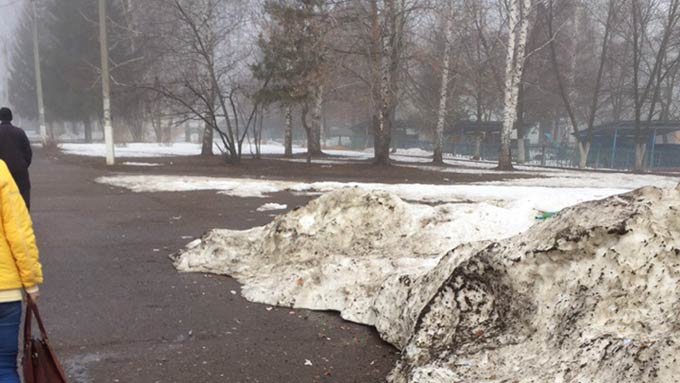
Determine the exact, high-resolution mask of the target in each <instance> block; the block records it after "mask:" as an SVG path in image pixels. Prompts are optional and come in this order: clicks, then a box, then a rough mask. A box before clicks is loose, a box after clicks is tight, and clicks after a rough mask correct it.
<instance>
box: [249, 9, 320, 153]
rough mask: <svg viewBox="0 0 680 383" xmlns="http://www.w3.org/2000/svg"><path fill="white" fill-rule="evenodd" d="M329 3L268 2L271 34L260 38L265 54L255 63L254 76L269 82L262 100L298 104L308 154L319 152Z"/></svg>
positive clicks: (264, 89) (288, 105)
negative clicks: (327, 4)
mask: <svg viewBox="0 0 680 383" xmlns="http://www.w3.org/2000/svg"><path fill="white" fill-rule="evenodd" d="M325 3H326V1H325V0H295V1H291V2H279V1H269V2H267V3H266V6H265V9H266V11H267V13H268V14H269V15H270V18H271V20H272V25H271V27H270V28H269V31H268V33H267V35H262V36H261V37H260V40H259V46H260V48H261V50H262V59H261V60H260V62H258V63H257V64H256V65H254V66H253V68H252V70H253V74H254V75H255V77H256V78H258V79H260V80H261V81H264V80H265V79H266V80H267V81H268V86H267V87H265V88H263V89H262V90H261V91H260V92H259V93H258V96H259V98H260V99H261V100H262V101H263V102H265V103H267V104H270V103H279V104H281V105H282V106H283V107H284V108H285V109H286V110H288V108H291V107H292V106H295V105H299V106H300V109H301V116H300V117H301V121H302V126H303V128H304V130H305V133H306V135H307V155H308V159H311V156H314V155H318V154H321V108H322V105H323V99H324V83H325V82H326V81H327V75H328V69H327V56H328V54H329V52H328V48H327V40H326V39H327V35H328V32H329V30H328V28H329V26H330V24H329V23H328V22H327V21H328V20H327V19H328V14H327V9H326V7H325ZM310 115H311V118H310ZM310 120H311V121H310Z"/></svg>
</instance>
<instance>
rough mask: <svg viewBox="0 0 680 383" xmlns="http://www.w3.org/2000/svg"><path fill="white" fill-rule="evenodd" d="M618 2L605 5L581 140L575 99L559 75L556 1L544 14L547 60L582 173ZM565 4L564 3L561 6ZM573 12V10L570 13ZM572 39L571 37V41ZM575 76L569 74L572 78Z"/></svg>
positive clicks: (590, 141)
mask: <svg viewBox="0 0 680 383" xmlns="http://www.w3.org/2000/svg"><path fill="white" fill-rule="evenodd" d="M619 3H620V1H618V0H608V5H607V16H606V21H605V23H604V32H603V37H602V42H601V48H600V56H599V60H598V63H597V67H598V70H597V75H596V77H595V81H594V84H593V89H592V91H591V92H590V94H589V97H590V99H591V101H590V105H589V109H588V110H587V111H586V112H585V113H584V114H585V115H586V124H587V126H586V131H587V133H586V136H585V137H582V136H581V132H580V129H579V121H578V117H577V113H578V111H577V110H576V108H577V105H575V103H576V101H575V100H574V98H575V96H576V95H574V92H573V91H569V89H568V88H567V84H566V81H565V79H564V76H563V74H562V69H561V68H562V66H561V65H560V59H559V58H558V53H557V41H558V39H556V38H555V37H556V34H558V33H559V31H557V30H556V28H555V1H554V0H550V1H548V2H547V12H546V24H547V28H546V29H547V33H548V40H549V47H550V59H551V62H552V68H553V72H554V74H555V77H556V80H557V85H558V90H559V94H560V98H561V99H562V102H563V104H564V108H565V109H566V112H567V116H568V117H569V122H570V124H571V127H572V131H573V134H574V136H575V137H576V140H577V144H578V149H579V168H581V169H583V168H585V167H586V164H587V161H588V154H589V152H590V147H591V144H592V138H593V127H594V124H595V118H596V115H597V112H598V109H599V106H600V94H601V90H602V77H603V74H604V69H605V64H606V62H607V51H608V48H609V45H610V39H611V30H612V28H613V23H614V20H615V18H616V12H617V10H618V7H619V5H620V4H619ZM563 4H564V3H563ZM580 6H581V5H580V4H578V3H576V4H573V5H572V7H573V8H575V9H578V8H579V7H580ZM572 11H573V10H572ZM572 36H578V30H575V31H574V33H572ZM574 38H575V37H572V39H574ZM572 44H577V42H576V41H573V42H572ZM570 54H571V56H572V57H575V56H576V52H575V50H572V51H571V52H570ZM575 70H576V68H575V65H572V69H571V72H572V73H573V72H574V71H575ZM579 70H585V69H583V68H582V69H579ZM573 76H574V74H572V77H573ZM573 82H574V80H572V87H573V86H574V84H573Z"/></svg>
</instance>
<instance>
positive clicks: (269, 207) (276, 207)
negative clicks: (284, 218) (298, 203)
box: [257, 203, 288, 211]
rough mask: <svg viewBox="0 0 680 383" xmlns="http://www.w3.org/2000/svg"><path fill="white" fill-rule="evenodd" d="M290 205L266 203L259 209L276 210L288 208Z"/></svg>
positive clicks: (258, 209)
mask: <svg viewBox="0 0 680 383" xmlns="http://www.w3.org/2000/svg"><path fill="white" fill-rule="evenodd" d="M286 209H288V205H285V204H280V203H266V204H264V205H262V206H260V207H258V208H257V211H274V210H286Z"/></svg>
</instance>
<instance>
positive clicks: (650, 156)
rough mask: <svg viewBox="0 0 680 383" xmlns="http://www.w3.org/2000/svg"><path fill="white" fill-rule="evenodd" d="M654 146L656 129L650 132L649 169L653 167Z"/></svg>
mask: <svg viewBox="0 0 680 383" xmlns="http://www.w3.org/2000/svg"><path fill="white" fill-rule="evenodd" d="M655 147H656V129H654V133H652V149H651V152H650V153H649V170H652V169H654V148H655Z"/></svg>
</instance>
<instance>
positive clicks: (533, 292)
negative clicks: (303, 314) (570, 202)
mask: <svg viewBox="0 0 680 383" xmlns="http://www.w3.org/2000/svg"><path fill="white" fill-rule="evenodd" d="M331 194H337V195H330V196H329V195H326V196H322V197H321V198H319V199H317V200H315V201H312V202H311V203H310V204H309V205H307V207H305V208H302V209H298V210H296V211H293V212H290V213H288V214H286V215H283V216H281V217H278V218H277V219H276V220H274V222H272V223H271V224H269V225H267V226H265V227H261V228H255V229H251V230H249V231H243V232H237V231H212V232H210V233H208V234H207V235H206V236H205V237H204V238H203V239H201V240H197V241H195V242H193V243H191V244H189V245H188V246H187V248H186V249H185V250H184V251H182V252H180V253H178V254H177V255H175V256H174V259H175V265H176V267H177V268H178V269H179V270H181V271H207V272H217V273H224V274H229V275H232V276H234V277H236V278H237V279H238V280H239V281H241V282H242V283H244V289H243V293H244V296H246V298H248V299H251V300H254V301H258V302H264V303H269V304H279V305H286V306H295V307H307V308H324V309H328V308H331V309H336V310H339V311H341V312H342V314H343V316H344V317H347V318H348V319H350V320H354V321H357V322H361V323H366V324H370V325H374V326H376V328H377V329H378V331H379V332H380V333H381V335H382V336H383V338H384V339H386V340H387V341H389V342H391V343H392V344H394V345H395V346H397V347H398V348H400V349H401V350H402V357H401V360H400V361H399V362H398V363H397V366H396V367H395V369H394V370H393V371H392V372H391V374H390V376H389V377H388V381H390V382H392V383H451V382H498V383H500V382H527V383H528V382H537V383H538V382H607V383H609V382H635V383H639V382H642V383H647V382H659V383H662V382H663V383H669V382H680V360H679V358H680V315H678V314H679V313H680V211H679V210H680V186H679V187H678V188H675V189H659V188H654V187H647V188H642V189H638V190H636V191H633V192H630V193H627V194H622V195H618V196H614V197H610V198H607V199H604V200H599V201H591V202H585V203H582V204H579V205H576V206H574V207H570V208H567V209H565V210H563V211H562V212H561V213H559V214H558V215H557V216H555V217H553V218H551V219H549V220H547V221H546V222H542V223H539V224H536V225H534V226H532V227H531V228H530V229H529V230H527V231H526V232H524V233H522V234H519V235H516V236H514V237H511V238H509V239H505V240H500V241H477V242H472V243H467V244H461V245H458V246H456V247H455V248H454V249H453V250H451V251H449V252H448V253H446V254H445V255H443V256H441V255H439V256H438V255H437V252H438V251H439V250H440V248H441V246H444V245H446V244H447V243H450V240H449V241H447V240H445V238H443V237H442V235H441V230H432V229H433V227H434V228H440V229H441V227H442V226H441V224H442V222H438V221H437V219H436V217H439V216H441V213H442V211H441V210H437V209H438V208H430V209H432V210H430V211H426V209H425V210H424V209H419V210H410V209H409V204H406V203H404V202H403V201H401V200H399V199H398V198H396V197H392V196H390V195H386V194H382V193H360V192H348V191H341V192H335V193H331ZM362 209H363V210H364V213H365V214H363V215H361V214H360V211H361V210H362ZM415 211H419V212H420V213H419V214H420V215H417V214H414V212H415ZM308 217H312V218H308ZM360 217H364V218H360ZM395 218H396V219H395ZM467 224H468V222H463V223H460V225H461V226H462V225H467ZM445 227H446V228H448V229H450V230H455V227H456V226H450V225H449V226H445ZM461 229H463V228H461ZM474 239H475V238H471V240H474ZM329 246H336V247H329ZM443 252H444V251H441V253H443ZM441 253H440V254H441ZM363 270H368V272H364V271H363ZM347 274H352V275H347Z"/></svg>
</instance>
